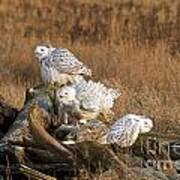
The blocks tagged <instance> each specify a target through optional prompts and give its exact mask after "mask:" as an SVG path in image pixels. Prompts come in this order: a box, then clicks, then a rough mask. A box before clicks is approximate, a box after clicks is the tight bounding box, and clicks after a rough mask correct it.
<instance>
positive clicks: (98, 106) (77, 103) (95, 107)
mask: <svg viewBox="0 0 180 180" xmlns="http://www.w3.org/2000/svg"><path fill="white" fill-rule="evenodd" d="M56 96H57V101H58V102H59V103H60V104H62V103H63V104H66V105H68V104H69V105H72V104H73V105H74V107H75V108H73V110H74V112H76V114H78V115H79V119H81V122H86V120H89V119H96V118H98V116H99V115H101V114H102V115H103V116H104V119H105V120H107V119H106V118H109V116H110V115H112V111H111V108H112V107H113V105H114V101H115V100H116V99H117V98H118V97H119V96H120V93H119V92H118V91H117V90H115V89H111V88H107V87H105V86H104V85H103V84H102V83H100V82H93V81H91V80H89V81H86V80H81V81H78V82H75V83H74V84H72V85H70V86H64V87H62V88H60V89H58V90H57V92H56ZM73 98H74V100H73Z"/></svg>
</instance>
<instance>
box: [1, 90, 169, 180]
mask: <svg viewBox="0 0 180 180" xmlns="http://www.w3.org/2000/svg"><path fill="white" fill-rule="evenodd" d="M54 92H55V89H50V88H49V87H44V86H39V87H37V88H34V89H30V90H28V91H27V93H26V100H25V103H24V106H23V108H22V109H21V111H20V112H18V111H17V110H16V109H13V108H11V107H10V106H8V105H7V104H6V103H4V101H2V102H3V103H1V104H0V109H1V114H2V115H1V116H0V117H3V118H4V119H3V118H1V119H2V120H1V119H0V120H1V121H0V122H1V126H0V127H1V129H0V130H1V131H2V133H3V137H2V138H1V140H0V141H1V145H0V152H1V156H0V159H1V158H2V159H3V158H5V160H6V161H7V155H8V158H9V161H10V164H11V165H12V167H13V168H12V169H11V170H12V172H13V171H17V170H18V169H19V166H18V165H17V164H18V163H25V164H26V165H28V166H29V167H31V168H34V169H37V170H39V171H41V172H45V173H47V169H49V171H48V173H50V174H54V172H56V173H57V175H58V176H60V174H61V175H62V173H63V174H71V175H77V174H78V172H79V171H80V169H85V170H86V171H87V172H90V173H93V174H96V173H98V172H101V173H103V172H108V171H109V170H110V171H112V172H115V173H116V176H117V177H118V178H119V179H140V178H139V176H138V173H137V172H136V170H135V171H134V170H133V167H134V166H136V167H137V168H142V166H143V163H142V162H143V161H144V160H147V159H148V158H152V159H153V160H154V159H155V160H157V158H156V157H152V156H151V155H150V154H149V153H147V151H148V149H147V146H146V145H145V146H144V145H142V144H141V143H137V144H136V145H135V146H134V147H133V148H132V149H131V151H128V150H125V152H128V154H127V153H124V150H121V149H118V147H117V148H115V149H114V147H111V146H110V145H103V144H100V143H99V141H93V140H94V139H93V140H92V139H91V140H90V139H84V140H83V139H82V140H81V141H80V142H78V143H76V144H74V145H63V144H62V143H61V141H60V140H58V139H57V138H56V136H55V134H54V133H53V132H54V130H55V129H56V128H58V127H59V126H61V123H60V122H58V123H56V118H57V117H56V106H55V99H54V97H55V96H54ZM2 104H3V105H2ZM3 109H4V110H3ZM3 112H6V113H4V114H3ZM7 118H8V121H6V119H7ZM9 127H10V128H9ZM83 130H84V131H86V129H83ZM6 131H7V132H6ZM85 133H86V132H85ZM93 133H94V132H93ZM82 134H83V133H82ZM87 137H90V136H87ZM145 138H147V137H145ZM145 140H146V139H144V137H141V141H140V142H142V141H145ZM130 152H132V153H133V154H132V155H133V156H132V157H131V156H130V154H131V153H130ZM139 152H141V153H139ZM151 152H152V151H151ZM163 153H164V154H165V155H164V156H163V158H165V159H167V160H169V156H167V155H166V151H165V152H163ZM134 155H136V157H134ZM153 156H156V155H154V154H153ZM14 157H15V159H16V161H14V159H13V158H14ZM6 161H3V160H2V161H0V168H1V171H3V169H4V170H6V169H7V163H3V162H6ZM1 162H2V164H1ZM146 168H147V167H146ZM151 171H152V170H151ZM69 172H71V173H69ZM58 173H60V174H58ZM159 175H160V174H159ZM142 176H144V177H146V174H145V173H144V175H142ZM152 176H153V175H152ZM162 177H164V176H163V175H162ZM142 178H143V177H142ZM154 179H157V177H154ZM162 179H163V178H162ZM164 179H166V178H164Z"/></svg>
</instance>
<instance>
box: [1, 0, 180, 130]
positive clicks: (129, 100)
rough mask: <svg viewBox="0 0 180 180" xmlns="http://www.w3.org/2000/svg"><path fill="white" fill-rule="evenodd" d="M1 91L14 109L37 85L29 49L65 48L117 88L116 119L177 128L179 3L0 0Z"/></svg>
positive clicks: (179, 111) (179, 116) (179, 106)
mask: <svg viewBox="0 0 180 180" xmlns="http://www.w3.org/2000/svg"><path fill="white" fill-rule="evenodd" d="M0 27H1V28H0V42H1V43H0V54H1V56H0V62H1V64H0V65H1V66H0V82H1V83H0V94H2V96H4V97H5V98H6V99H7V100H9V102H10V103H11V104H13V105H14V106H15V107H18V108H20V107H21V106H22V103H23V100H24V92H25V89H26V88H27V87H29V86H34V85H36V84H38V83H39V82H40V76H39V70H38V67H37V62H36V60H35V58H34V56H33V53H32V52H33V47H34V46H35V45H36V44H37V43H41V42H50V43H52V44H53V45H55V46H58V47H59V46H62V47H66V48H69V49H70V50H71V51H73V52H74V53H75V54H76V56H78V57H79V58H80V59H81V60H82V61H84V62H85V63H86V64H88V65H89V67H91V68H92V69H93V72H94V79H96V80H102V81H104V82H105V83H107V84H109V85H111V86H116V87H119V88H120V89H121V91H122V92H123V93H122V97H121V98H120V100H119V102H118V103H117V105H116V107H115V111H116V114H117V116H121V115H122V114H124V113H127V112H129V113H130V112H132V113H143V114H147V115H148V116H151V117H152V118H153V119H154V121H155V130H156V131H161V132H165V131H169V132H171V131H173V132H177V133H178V131H179V125H180V122H179V120H180V83H179V81H180V61H179V51H180V43H179V38H180V32H179V29H180V2H179V1H178V0H173V1H165V0H158V1H154V2H152V1H151V0H140V1H132V0H131V1H130V0H129V1H128V0H113V1H111V0H105V1H103V0H99V1H95V0H93V1H90V0H87V1H85V0H75V1H71V0H53V1H48V0H31V1H23V0H17V1H12V0H1V1H0Z"/></svg>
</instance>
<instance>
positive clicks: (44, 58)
mask: <svg viewBox="0 0 180 180" xmlns="http://www.w3.org/2000/svg"><path fill="white" fill-rule="evenodd" d="M34 53H35V56H36V57H37V58H38V61H39V64H40V69H41V76H42V80H43V81H44V82H48V83H49V82H58V83H60V84H66V83H67V82H74V81H76V80H79V79H82V78H83V77H84V76H91V75H92V72H91V70H90V69H89V68H87V67H86V66H85V65H84V64H83V63H82V62H80V61H79V60H78V59H77V58H76V57H75V56H74V55H73V54H72V53H71V52H70V51H69V50H68V49H65V48H54V47H52V46H51V45H38V46H36V48H35V50H34Z"/></svg>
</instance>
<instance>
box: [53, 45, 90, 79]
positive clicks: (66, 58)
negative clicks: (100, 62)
mask: <svg viewBox="0 0 180 180" xmlns="http://www.w3.org/2000/svg"><path fill="white" fill-rule="evenodd" d="M51 55H52V59H51V64H52V65H53V67H54V68H55V69H56V70H58V72H60V73H64V74H72V75H86V76H91V73H92V72H91V70H90V69H88V68H87V67H86V66H85V65H84V64H83V63H82V62H80V61H79V60H78V59H77V58H76V57H75V56H74V55H73V54H72V53H71V52H70V51H69V50H68V49H64V48H57V49H55V50H53V51H52V53H51Z"/></svg>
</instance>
